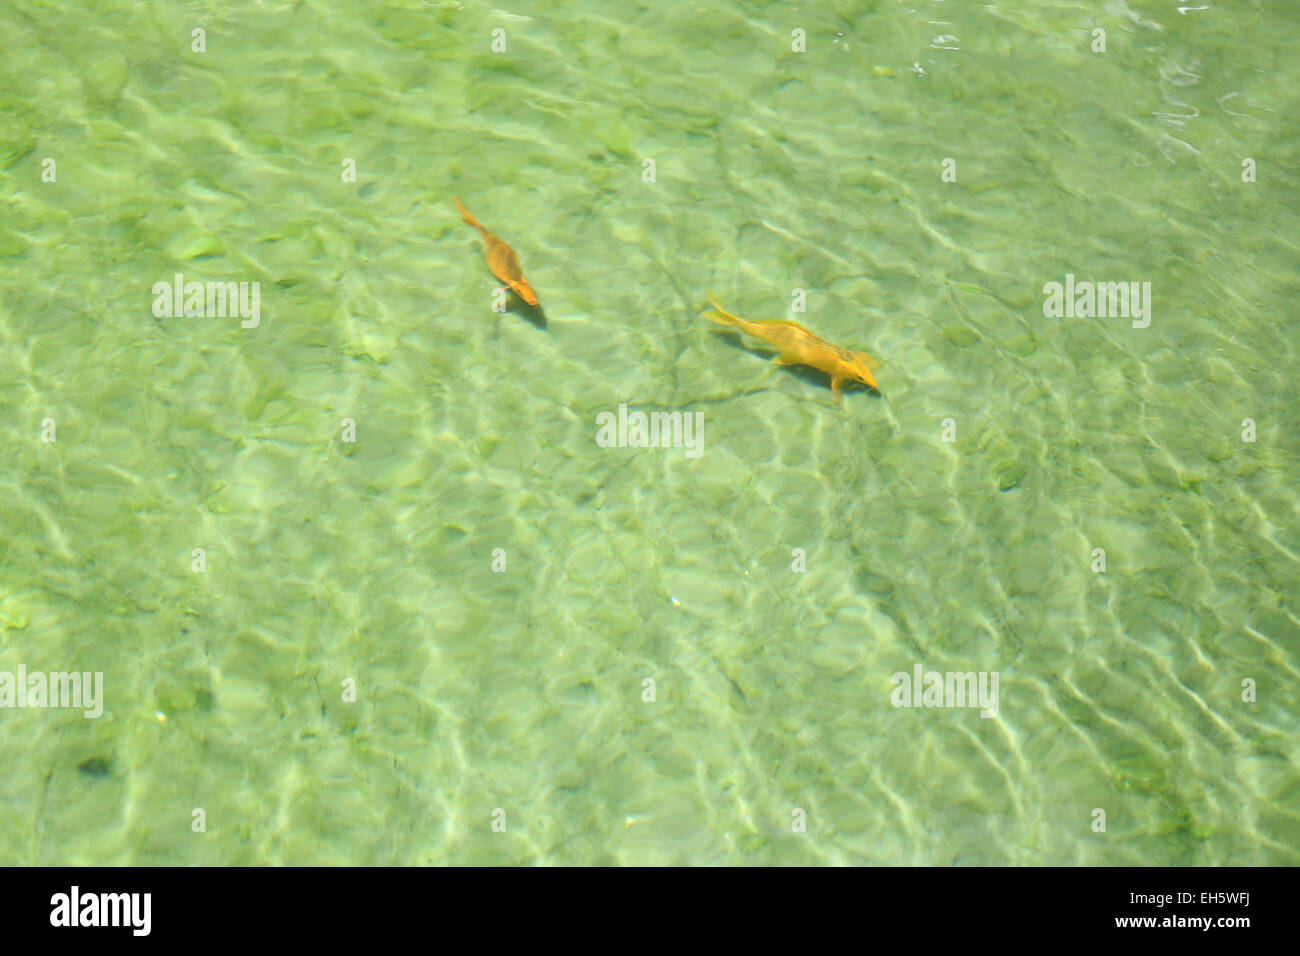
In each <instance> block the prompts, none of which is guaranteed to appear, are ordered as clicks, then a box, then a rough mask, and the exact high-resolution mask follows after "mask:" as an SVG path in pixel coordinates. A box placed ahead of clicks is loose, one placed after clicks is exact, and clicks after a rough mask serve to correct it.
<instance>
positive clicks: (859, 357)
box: [849, 352, 880, 391]
mask: <svg viewBox="0 0 1300 956" xmlns="http://www.w3.org/2000/svg"><path fill="white" fill-rule="evenodd" d="M849 355H851V356H852V357H853V361H852V362H850V363H849V371H850V372H851V373H852V374H853V378H854V380H855V381H858V382H861V383H862V384H863V385H867V386H869V387H871V388H874V389H875V390H876V391H880V386H879V385H877V384H876V376H874V375H873V374H871V373H872V371H873V370H874V369H878V368H880V363H879V362H877V361H876V360H875V359H873V358H872V357H871V356H870V355H868V354H867V353H866V352H850V353H849Z"/></svg>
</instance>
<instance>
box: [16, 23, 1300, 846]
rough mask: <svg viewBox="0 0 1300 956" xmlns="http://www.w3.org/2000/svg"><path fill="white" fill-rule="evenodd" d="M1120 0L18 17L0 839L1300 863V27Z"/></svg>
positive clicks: (84, 843) (21, 841) (21, 842)
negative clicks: (920, 690)
mask: <svg viewBox="0 0 1300 956" xmlns="http://www.w3.org/2000/svg"><path fill="white" fill-rule="evenodd" d="M1099 9H1100V11H1101V12H1097V13H1091V12H1089V11H1088V10H1087V9H1085V8H1083V7H1080V6H1075V5H1058V4H1050V3H1019V4H1004V3H999V4H995V5H990V4H979V5H975V4H959V3H955V2H952V0H949V2H945V3H917V4H913V5H910V6H909V5H906V4H894V3H884V4H878V5H874V6H868V5H862V4H849V3H830V4H818V5H816V6H815V7H812V6H809V7H796V6H793V5H789V4H767V5H764V4H753V5H740V4H724V5H709V6H708V7H704V6H694V5H689V4H682V3H671V4H658V5H655V6H654V7H646V8H644V9H636V10H633V9H631V8H628V9H627V10H625V11H619V10H617V8H609V7H608V5H596V4H591V5H578V4H562V5H541V4H537V5H527V4H524V5H517V6H513V7H510V8H509V9H508V10H506V9H493V8H492V7H490V6H487V5H476V4H466V5H463V6H458V5H455V4H442V5H439V4H426V3H423V2H410V3H393V4H385V5H383V6H382V8H379V9H376V8H375V5H372V4H360V3H355V2H346V3H332V4H310V5H308V4H293V3H284V4H277V3H264V4H196V5H186V6H181V5H164V6H150V7H139V6H137V5H127V4H121V3H114V4H98V5H91V6H90V7H89V8H82V9H79V10H77V11H75V12H69V11H68V10H66V9H64V8H62V7H60V6H58V5H46V4H38V3H20V4H18V5H16V6H9V7H6V8H5V9H4V11H3V12H0V35H3V37H4V38H5V41H6V42H5V50H4V52H5V57H4V63H5V66H4V67H3V69H4V70H5V73H6V75H5V83H4V84H3V85H2V86H0V88H3V89H4V90H6V92H5V93H4V94H2V95H3V97H4V104H3V105H4V109H3V110H2V111H0V169H3V177H0V189H3V192H4V195H3V199H4V210H5V211H4V214H3V219H2V220H0V403H2V407H3V409H4V415H3V428H4V447H5V450H6V460H5V466H4V468H3V469H0V481H2V482H3V495H2V496H0V519H2V521H3V527H4V529H5V533H4V535H3V539H2V540H0V671H8V672H13V671H16V669H17V668H18V667H19V666H20V665H22V666H25V667H27V668H28V669H29V670H71V669H76V670H85V671H102V672H103V673H104V680H105V695H106V703H105V712H104V715H103V716H102V717H101V718H99V719H96V720H87V719H85V718H83V717H82V716H81V714H80V712H79V711H70V710H53V709H47V710H31V709H22V710H0V760H2V761H3V764H4V766H5V767H7V768H9V769H8V770H7V772H6V773H5V774H4V775H3V779H0V807H3V811H4V812H3V813H0V860H3V861H4V862H6V863H18V864H37V863H56V864H57V863H111V864H121V863H142V864H175V863H200V864H221V863H240V864H248V863H344V862H353V863H367V864H369V863H403V864H414V863H542V864H556V863H591V862H595V863H765V864H771V863H777V864H787V863H835V864H840V863H906V864H918V863H920V864H950V863H956V864H1003V863H1016V864H1036V863H1081V864H1098V863H1119V864H1126V863H1135V864H1136V863H1169V864H1257V863H1296V862H1298V860H1297V858H1298V857H1300V851H1298V850H1297V845H1300V816H1298V815H1300V807H1298V806H1297V793H1298V792H1300V789H1298V783H1300V774H1297V770H1296V760H1297V744H1296V740H1297V737H1296V733H1295V728H1296V722H1297V720H1296V712H1295V704H1294V701H1295V700H1296V692H1297V689H1298V687H1297V685H1298V684H1300V681H1298V680H1297V665H1298V661H1297V657H1298V655H1297V638H1298V637H1300V621H1298V619H1297V611H1296V608H1295V601H1296V598H1295V595H1296V587H1295V585H1296V581H1297V571H1298V570H1300V564H1298V561H1300V526H1298V523H1297V493H1296V485H1295V477H1294V476H1295V475H1296V473H1297V459H1298V458H1300V441H1298V440H1297V438H1296V433H1295V430H1294V429H1293V428H1292V427H1290V416H1291V414H1292V413H1293V410H1294V408H1295V407H1296V389H1295V384H1294V383H1295V379H1296V374H1297V369H1298V367H1300V361H1298V359H1297V355H1296V350H1297V342H1298V341H1300V339H1298V337H1297V324H1296V318H1295V310H1294V305H1293V302H1294V294H1295V292H1296V286H1297V281H1296V269H1295V266H1296V261H1297V260H1296V236H1297V235H1300V229H1297V216H1296V199H1295V197H1296V187H1297V178H1296V173H1295V169H1296V168H1297V165H1296V162H1297V158H1298V157H1297V137H1296V125H1295V121H1294V117H1295V115H1296V107H1297V103H1296V94H1295V92H1294V91H1295V89H1296V88H1297V83H1296V79H1297V77H1296V68H1295V62H1294V58H1293V57H1292V58H1290V59H1288V58H1287V56H1286V52H1287V51H1289V50H1294V49H1296V48H1297V42H1300V17H1298V16H1297V14H1296V13H1295V12H1293V11H1291V10H1289V9H1288V8H1287V7H1286V6H1285V5H1280V4H1279V5H1274V4H1260V3H1243V4H1231V5H1229V4H1221V3H1210V4H1208V5H1207V9H1204V10H1200V9H1196V10H1193V9H1186V10H1184V11H1181V12H1180V9H1179V6H1178V5H1176V4H1174V3H1167V4H1166V3H1148V4H1141V5H1130V4H1124V3H1110V4H1104V5H1101V6H1100V8H1099ZM1097 26H1100V27H1103V28H1105V29H1106V31H1107V52H1106V53H1105V54H1097V53H1093V52H1091V50H1090V43H1091V39H1090V37H1089V33H1088V31H1089V30H1091V29H1092V28H1093V27H1097ZM195 27H203V28H205V29H206V31H207V34H206V45H207V52H206V53H203V54H197V53H194V52H191V50H190V32H191V30H192V29H194V28H195ZM796 27H798V28H802V29H804V30H806V32H807V52H806V53H804V54H801V55H800V54H795V53H792V52H791V50H790V43H791V41H790V33H791V30H792V29H794V28H796ZM496 28H502V29H504V30H505V31H506V34H505V35H506V43H507V50H506V52H505V53H502V54H494V53H492V51H491V49H490V43H491V39H492V37H491V31H492V30H494V29H496ZM47 157H50V158H53V159H55V161H56V163H57V181H56V182H53V183H46V182H42V181H41V173H42V160H43V159H45V158H47ZM1244 157H1251V158H1254V159H1255V160H1256V161H1257V162H1258V181H1257V182H1255V183H1244V182H1242V179H1241V168H1242V167H1241V163H1242V159H1243V158H1244ZM344 158H352V159H354V160H355V161H356V165H357V178H356V182H355V183H349V182H342V181H341V176H340V169H341V166H340V164H341V162H342V161H343V160H344ZM945 158H952V159H954V160H955V162H956V172H957V180H956V182H944V181H942V179H941V176H940V173H941V164H942V163H943V161H944V159H945ZM645 159H653V160H654V161H655V167H656V168H655V173H656V176H655V182H654V183H647V182H644V181H643V179H642V171H643V161H644V160H645ZM453 193H455V194H458V195H460V196H461V197H462V198H463V199H464V201H465V203H466V205H467V206H468V207H469V208H470V209H471V210H472V211H473V212H474V213H475V214H476V215H477V216H478V217H479V218H480V219H481V220H482V221H483V222H484V224H485V225H486V226H487V227H488V228H489V229H491V230H493V231H494V232H496V233H497V234H498V235H500V236H501V237H502V238H503V239H505V240H506V241H507V242H509V243H510V244H511V245H512V246H513V247H514V248H515V250H516V251H517V252H518V254H519V256H520V259H521V260H522V262H523V265H524V268H525V270H526V273H527V275H528V277H529V280H530V282H531V283H532V285H533V286H534V287H535V288H536V289H537V291H538V293H539V295H540V297H541V300H542V305H543V307H544V316H545V322H544V327H541V326H542V325H543V323H542V321H541V317H540V316H538V315H535V314H529V313H527V312H525V311H523V310H520V309H517V310H516V311H514V312H510V313H507V314H504V315H499V314H494V313H493V312H492V311H491V307H490V301H491V300H490V296H491V290H492V289H493V288H495V287H496V286H497V284H498V283H497V282H496V281H495V280H494V279H493V278H492V277H491V275H490V274H489V273H488V272H487V270H486V268H485V267H484V264H483V260H482V255H481V251H482V243H481V242H480V241H479V239H478V238H477V236H476V235H475V234H474V233H473V232H472V231H471V230H469V229H468V228H467V227H465V226H464V225H463V224H461V223H460V222H459V220H458V217H457V216H456V213H455V210H454V208H453V207H452V205H451V200H450V196H451V195H452V194H453ZM177 272H180V273H183V274H184V275H185V277H186V278H187V279H196V280H199V281H235V282H240V281H246V282H254V281H256V282H260V283H261V295H262V298H261V322H260V324H259V326H258V327H257V328H255V329H242V328H240V322H239V320H238V318H217V317H213V318H208V317H194V318H184V317H179V318H168V317H163V318H155V317H154V315H153V314H152V311H151V306H152V303H153V294H152V292H151V289H152V287H153V286H154V284H155V283H156V282H159V281H163V282H166V281H169V280H170V279H171V277H172V276H173V275H174V274H175V273H177ZM1067 273H1070V274H1073V275H1075V276H1077V277H1078V278H1079V279H1087V280H1093V281H1139V282H1150V283H1151V284H1152V302H1153V308H1152V316H1151V324H1150V326H1149V327H1147V328H1143V329H1135V328H1133V327H1132V325H1131V322H1130V321H1129V320H1128V319H1125V318H1105V319H1102V318H1096V319H1093V318H1069V319H1067V318H1048V317H1046V316H1045V315H1044V314H1043V301H1044V294H1043V287H1044V285H1045V284H1046V283H1049V282H1053V281H1057V282H1064V281H1065V276H1066V274H1067ZM796 288H800V289H804V290H806V292H807V303H808V306H807V312H806V313H803V314H799V315H795V314H794V313H792V312H790V303H791V292H792V290H793V289H796ZM706 292H712V293H713V294H715V295H716V296H718V298H719V300H720V301H721V302H722V303H723V304H724V305H726V307H727V308H729V309H731V310H733V311H735V312H737V313H739V314H741V315H745V316H750V317H762V318H768V317H773V318H778V317H784V318H797V319H798V320H799V321H800V322H802V323H803V324H805V325H807V326H808V327H810V328H812V329H814V330H815V331H817V332H818V333H820V334H821V335H823V336H825V337H827V338H828V339H831V340H832V341H836V342H841V343H843V344H845V345H848V346H851V347H858V348H866V349H868V350H870V351H871V352H872V353H873V354H875V355H878V356H879V357H880V358H881V359H883V360H884V361H885V363H886V366H885V368H884V369H882V370H881V372H880V374H879V378H880V384H881V392H882V394H881V395H880V396H875V395H872V394H870V393H867V392H864V391H855V392H850V393H849V394H848V395H846V397H845V399H844V402H843V404H842V405H841V406H839V407H836V406H835V405H834V404H833V403H832V401H831V398H830V392H829V389H828V388H827V387H826V382H825V380H824V379H819V378H818V377H817V376H815V375H808V374H803V373H801V372H799V371H786V370H779V369H773V368H771V367H770V365H768V364H767V363H766V362H765V357H766V356H765V354H764V353H763V352H762V350H761V349H757V348H752V349H745V348H736V347H734V346H735V345H738V344H740V343H739V342H738V340H736V339H735V338H734V337H729V336H728V335H727V334H725V333H720V332H719V331H718V330H717V327H715V326H712V325H711V324H710V323H708V322H707V321H705V320H704V319H703V318H701V312H702V311H703V309H704V308H705V307H706V306H705V300H704V296H705V294H706ZM749 344H750V345H751V346H752V343H749ZM620 403H629V404H631V405H633V406H634V407H636V408H640V409H644V410H653V409H666V410H680V411H684V412H697V411H698V412H702V413H703V415H704V453H703V454H702V455H701V456H700V457H699V458H695V459H691V458H688V457H687V456H686V455H685V454H684V451H683V450H681V449H628V448H615V449H607V448H601V447H599V446H597V444H596V442H595V433H596V416H597V415H598V414H599V413H601V412H603V411H616V410H617V408H618V406H619V404H620ZM46 418H52V419H54V420H55V422H56V424H57V442H56V443H53V444H49V443H43V442H42V441H41V440H40V437H41V427H42V424H41V423H42V421H43V420H44V419H46ZM344 418H350V419H353V420H354V421H355V422H356V430H357V439H358V440H357V441H356V442H355V443H345V442H343V441H341V440H340V430H341V428H342V421H343V419H344ZM949 418H950V419H952V421H953V427H954V429H955V439H956V440H955V441H954V442H951V443H946V442H944V441H943V440H942V438H943V436H942V429H943V425H942V422H943V420H944V419H949ZM1245 418H1251V419H1253V420H1254V421H1255V422H1256V425H1257V436H1256V437H1257V440H1256V441H1255V442H1253V443H1248V442H1244V441H1243V440H1242V420H1243V419H1245ZM194 548H203V549H205V550H206V554H207V560H208V570H207V571H206V573H202V574H196V573H194V572H192V570H191V561H192V549H194ZM497 548H500V549H503V550H504V552H505V556H506V570H505V571H504V572H501V573H494V572H493V571H492V568H491V564H492V561H493V551H494V549H497ZM1095 548H1103V549H1105V552H1106V559H1107V570H1106V572H1105V573H1104V574H1097V573H1094V572H1093V570H1092V567H1091V566H1092V563H1093V557H1092V552H1093V549H1095ZM794 549H803V550H804V552H806V555H807V558H806V560H807V570H806V571H804V572H802V573H798V572H794V571H792V569H791V563H792V552H793V550H794ZM918 663H919V664H921V665H922V666H923V667H924V668H925V669H926V670H935V671H940V672H948V671H954V672H965V671H995V672H997V673H998V674H999V676H1000V702H999V711H998V715H997V717H995V718H990V719H981V718H980V717H979V716H978V714H977V712H976V711H974V710H971V709H924V708H922V709H901V708H894V707H892V706H891V704H890V691H891V689H892V688H891V683H890V677H891V675H892V674H894V673H895V672H899V671H904V672H910V671H911V670H912V668H913V666H914V665H915V664H918ZM349 679H350V680H353V681H355V682H356V686H357V697H358V699H357V701H356V703H344V702H343V701H342V700H341V693H342V683H343V682H344V681H345V680H349ZM646 679H652V680H654V681H655V682H656V702H655V703H653V704H649V703H644V702H643V701H642V693H643V684H642V682H643V681H644V680H646ZM1245 679H1253V680H1255V681H1257V682H1258V687H1259V690H1258V700H1257V701H1256V702H1255V703H1244V702H1243V701H1242V700H1241V694H1242V686H1241V683H1242V681H1243V680H1245ZM195 808H202V809H203V810H204V811H205V813H206V822H207V832H206V833H202V834H199V833H194V832H192V829H191V822H192V813H193V810H194V809H195ZM494 808H501V809H503V810H504V811H505V813H506V825H507V829H506V832H505V833H493V832H492V831H491V828H490V823H491V813H492V811H493V809H494ZM795 808H799V809H802V810H803V811H805V812H806V813H807V821H808V825H807V832H806V833H793V832H791V819H792V818H791V813H792V810H794V809H795ZM1096 808H1101V809H1103V810H1104V811H1105V813H1106V823H1107V826H1106V832H1105V833H1098V832H1094V831H1093V829H1092V827H1091V824H1092V822H1093V819H1094V816H1093V813H1094V809H1096Z"/></svg>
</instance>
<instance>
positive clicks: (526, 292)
mask: <svg viewBox="0 0 1300 956" xmlns="http://www.w3.org/2000/svg"><path fill="white" fill-rule="evenodd" d="M514 290H515V291H516V292H518V293H519V298H521V299H523V300H524V301H525V302H527V303H528V304H529V305H532V306H535V305H537V293H536V292H534V291H533V287H532V286H530V285H529V284H528V280H527V279H525V278H524V277H523V276H520V277H519V281H518V282H516V283H515V285H514Z"/></svg>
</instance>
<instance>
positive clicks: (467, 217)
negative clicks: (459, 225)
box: [451, 196, 483, 229]
mask: <svg viewBox="0 0 1300 956" xmlns="http://www.w3.org/2000/svg"><path fill="white" fill-rule="evenodd" d="M451 201H452V202H454V203H455V204H456V208H457V209H458V210H460V218H461V219H463V220H464V221H465V223H466V225H470V226H473V227H474V228H475V229H482V228H483V227H482V226H480V225H479V224H478V220H477V219H475V218H474V216H473V215H472V214H471V213H470V211H469V210H468V209H466V208H465V207H464V206H463V205H461V201H460V197H459V196H452V197H451Z"/></svg>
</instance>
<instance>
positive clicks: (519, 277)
mask: <svg viewBox="0 0 1300 956" xmlns="http://www.w3.org/2000/svg"><path fill="white" fill-rule="evenodd" d="M451 198H452V200H453V201H454V202H455V203H456V208H457V209H459V210H460V216H461V218H462V219H463V220H465V222H466V223H467V224H469V225H471V226H473V227H474V228H475V229H477V230H478V233H479V235H480V236H482V237H483V242H484V243H485V248H484V249H483V258H484V259H486V260H487V265H488V268H489V269H491V270H492V274H493V275H494V276H496V277H497V278H498V279H500V280H501V281H502V282H504V283H505V284H506V286H507V287H508V288H510V289H511V290H512V291H513V292H514V293H515V294H516V295H517V296H519V298H521V299H523V300H524V301H525V302H527V303H528V304H529V305H537V293H536V292H534V291H533V287H532V286H530V285H529V284H528V280H527V279H525V278H524V270H523V268H522V267H521V266H520V265H519V257H518V256H517V255H515V251H514V250H513V249H511V248H510V247H509V246H507V245H506V244H505V243H504V242H502V241H501V240H500V239H498V238H497V237H496V236H494V235H492V233H490V232H488V231H487V230H486V229H484V228H483V226H482V224H481V223H480V222H479V221H478V220H477V219H475V218H474V216H473V215H472V214H471V213H470V211H469V210H468V209H466V208H465V207H464V206H462V205H461V202H460V197H458V196H452V197H451Z"/></svg>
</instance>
